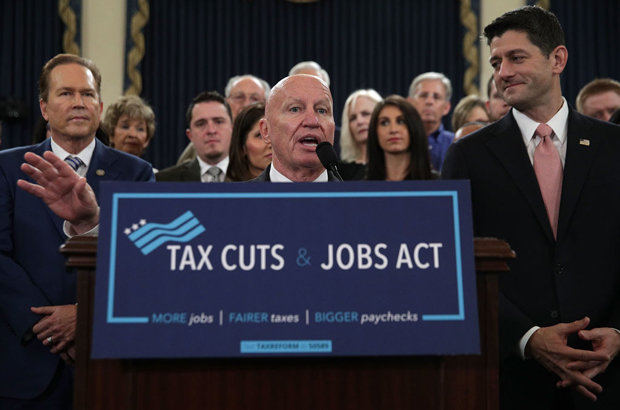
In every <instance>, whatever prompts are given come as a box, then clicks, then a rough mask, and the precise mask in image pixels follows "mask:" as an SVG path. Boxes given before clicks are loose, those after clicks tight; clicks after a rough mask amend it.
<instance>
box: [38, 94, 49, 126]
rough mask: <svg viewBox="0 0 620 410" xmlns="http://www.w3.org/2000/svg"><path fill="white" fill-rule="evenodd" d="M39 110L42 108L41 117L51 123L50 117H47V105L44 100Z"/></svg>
mask: <svg viewBox="0 0 620 410" xmlns="http://www.w3.org/2000/svg"><path fill="white" fill-rule="evenodd" d="M39 108H41V115H42V116H43V118H44V119H45V121H49V116H48V115H47V103H46V102H45V101H43V99H40V100H39Z"/></svg>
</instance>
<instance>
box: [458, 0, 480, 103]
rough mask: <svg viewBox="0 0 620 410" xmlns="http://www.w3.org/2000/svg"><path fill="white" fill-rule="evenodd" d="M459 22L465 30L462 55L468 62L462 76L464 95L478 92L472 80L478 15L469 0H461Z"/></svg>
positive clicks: (476, 59)
mask: <svg viewBox="0 0 620 410" xmlns="http://www.w3.org/2000/svg"><path fill="white" fill-rule="evenodd" d="M461 24H462V25H463V27H465V29H466V30H467V32H466V33H465V37H464V38H463V57H465V60H466V61H467V62H468V63H469V68H468V69H467V70H466V71H465V76H464V78H463V90H464V91H465V94H466V95H470V94H478V95H479V90H478V86H476V83H475V82H474V80H475V79H476V77H478V74H479V73H478V71H479V68H480V67H479V56H478V54H479V53H478V47H479V45H480V43H479V41H480V40H479V34H478V17H477V16H476V14H475V13H474V12H473V11H472V9H471V0H461Z"/></svg>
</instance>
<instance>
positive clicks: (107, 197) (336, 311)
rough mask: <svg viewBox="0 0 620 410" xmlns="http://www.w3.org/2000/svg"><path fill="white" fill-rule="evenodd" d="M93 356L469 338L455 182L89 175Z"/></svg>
mask: <svg viewBox="0 0 620 410" xmlns="http://www.w3.org/2000/svg"><path fill="white" fill-rule="evenodd" d="M101 209H102V212H101V225H100V236H99V251H98V254H99V256H98V261H97V279H96V286H95V312H94V325H93V326H94V327H93V345H92V357H93V358H97V359H99V358H184V357H249V356H308V355H318V356H330V355H331V356H353V355H356V356H363V355H373V356H374V355H446V354H478V353H479V352H480V344H479V332H478V311H477V304H476V279H475V271H474V256H473V240H472V222H471V208H470V194H469V183H468V182H466V181H411V182H401V183H385V182H357V183H331V184H330V183H327V184H309V183H296V184H276V183H271V184H270V183H246V184H240V183H234V184H199V183H196V184H174V183H157V184H148V183H103V184H102V186H101Z"/></svg>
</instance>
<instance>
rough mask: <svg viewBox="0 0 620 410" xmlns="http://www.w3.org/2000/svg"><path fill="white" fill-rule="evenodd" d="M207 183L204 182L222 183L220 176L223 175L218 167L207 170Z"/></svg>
mask: <svg viewBox="0 0 620 410" xmlns="http://www.w3.org/2000/svg"><path fill="white" fill-rule="evenodd" d="M206 174H207V181H206V182H222V180H221V176H222V174H223V172H222V170H221V169H219V168H218V167H211V168H209V169H208V170H207V172H206Z"/></svg>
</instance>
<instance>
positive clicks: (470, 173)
mask: <svg viewBox="0 0 620 410" xmlns="http://www.w3.org/2000/svg"><path fill="white" fill-rule="evenodd" d="M484 36H485V37H486V39H487V42H488V44H489V46H490V51H491V57H490V62H491V65H492V66H493V69H494V74H493V75H494V80H495V83H496V85H497V89H498V91H499V92H500V93H501V94H502V96H503V98H504V100H505V101H506V102H507V103H508V104H509V105H511V106H512V107H513V108H512V109H511V111H510V112H509V113H508V114H506V115H505V116H504V117H503V118H502V119H500V120H499V121H497V122H495V123H493V124H491V125H489V126H487V127H485V128H483V129H481V130H480V131H477V132H476V133H474V134H472V135H470V136H468V137H467V138H464V139H462V140H460V141H458V142H457V143H455V144H453V145H452V146H451V147H450V149H449V150H448V153H447V156H446V160H445V162H444V166H443V171H442V173H443V178H444V179H469V180H471V192H472V201H473V205H472V208H473V213H474V233H475V235H476V236H490V237H497V238H500V239H505V240H506V241H507V242H508V243H509V244H510V246H511V247H512V248H513V249H514V250H515V251H516V254H517V258H516V260H515V261H514V262H512V263H511V264H510V268H511V271H510V272H509V273H507V274H504V275H501V276H500V298H499V317H500V323H499V329H500V401H501V408H502V409H513V408H514V409H527V408H532V409H534V408H535V409H585V408H588V409H590V408H596V409H620V394H619V392H618V386H620V366H619V363H618V359H617V358H616V359H615V360H614V358H615V357H616V355H617V354H618V350H620V334H619V333H618V331H617V330H616V329H619V328H620V213H619V210H620V166H618V153H620V128H618V127H616V126H615V125H611V124H608V123H604V122H602V121H598V120H595V119H591V118H588V117H584V116H583V115H581V114H579V113H577V112H576V111H575V110H573V109H572V108H571V107H569V106H568V103H567V102H566V100H565V99H564V98H563V97H562V90H561V88H560V74H561V73H562V72H563V70H564V68H565V66H566V61H567V59H568V51H567V49H566V47H565V46H564V32H563V30H562V27H561V26H560V23H559V21H558V19H557V18H556V17H555V15H553V14H552V13H550V12H547V11H545V10H543V9H541V8H539V7H524V8H520V9H517V10H513V11H511V12H508V13H506V14H504V15H502V16H501V17H499V18H497V19H496V20H494V21H493V22H492V23H491V24H490V25H489V26H487V27H486V28H485V30H484ZM588 399H589V400H590V401H597V403H596V404H595V405H593V404H592V403H590V402H588Z"/></svg>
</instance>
